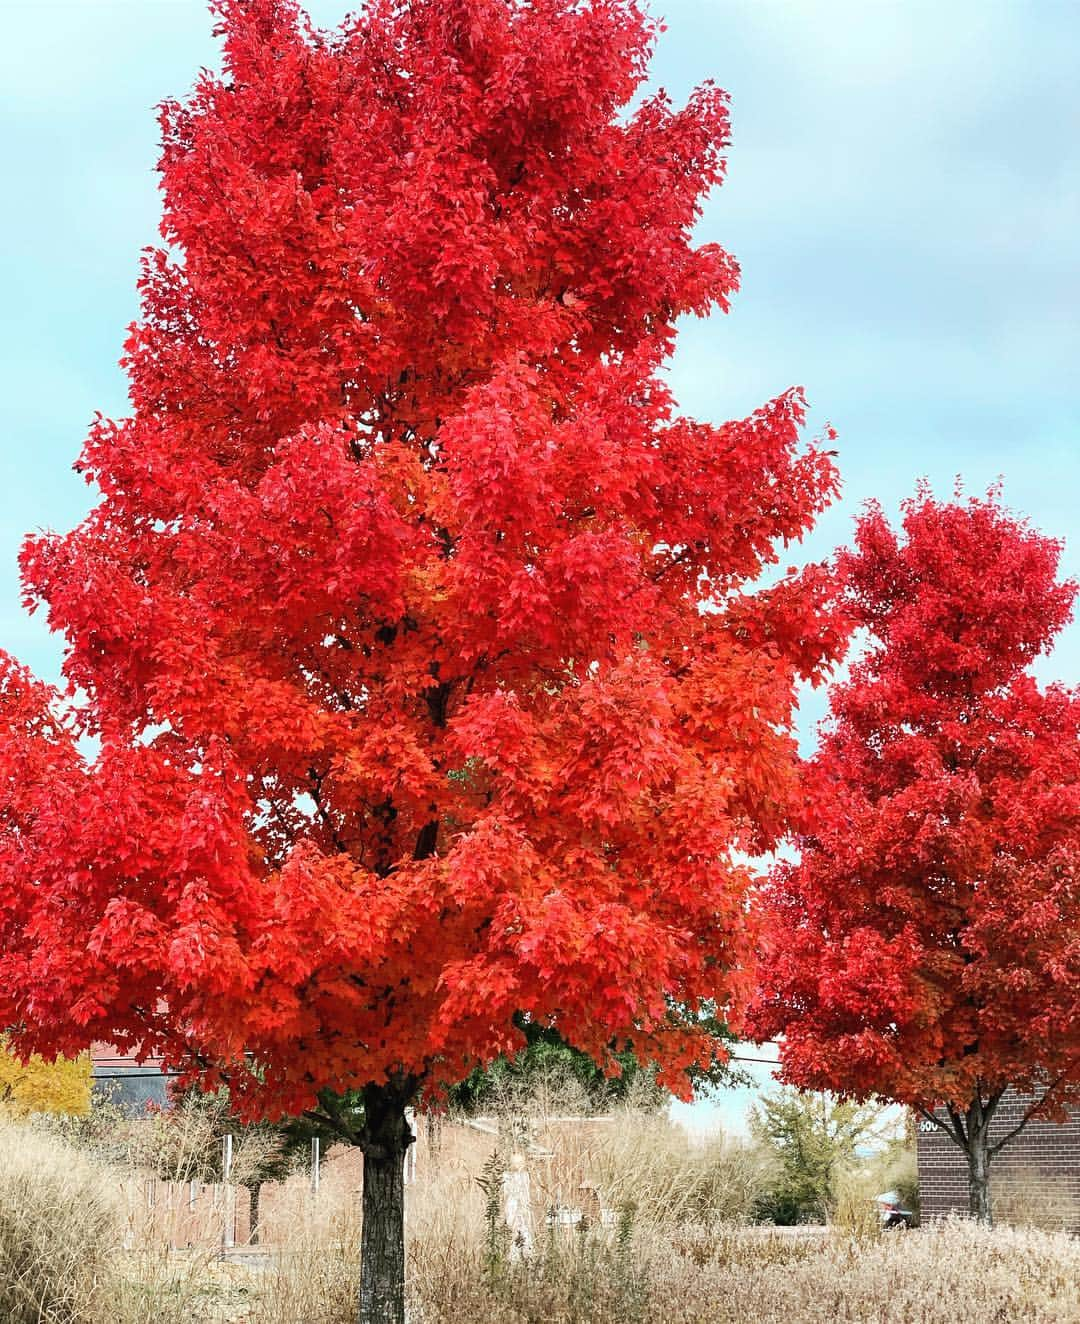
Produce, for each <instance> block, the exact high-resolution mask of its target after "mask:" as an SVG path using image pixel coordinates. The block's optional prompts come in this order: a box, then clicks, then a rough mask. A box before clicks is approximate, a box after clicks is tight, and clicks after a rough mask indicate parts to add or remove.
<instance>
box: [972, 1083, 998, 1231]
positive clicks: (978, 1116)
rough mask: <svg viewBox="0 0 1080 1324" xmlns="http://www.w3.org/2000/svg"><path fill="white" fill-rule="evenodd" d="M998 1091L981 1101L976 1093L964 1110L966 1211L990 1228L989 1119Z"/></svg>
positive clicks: (995, 1106) (995, 1103) (991, 1220)
mask: <svg viewBox="0 0 1080 1324" xmlns="http://www.w3.org/2000/svg"><path fill="white" fill-rule="evenodd" d="M1000 1097H1001V1096H1000V1094H998V1095H996V1096H994V1097H993V1098H991V1099H989V1100H987V1101H986V1102H985V1103H984V1102H983V1099H982V1096H981V1095H980V1094H976V1096H975V1098H974V1099H973V1100H972V1101H971V1106H970V1107H969V1108H968V1113H967V1135H966V1137H965V1138H966V1140H967V1144H966V1145H965V1147H964V1148H965V1151H966V1153H967V1161H968V1211H969V1212H970V1214H971V1216H972V1218H974V1219H975V1220H976V1222H978V1223H983V1224H985V1225H986V1226H987V1227H990V1226H991V1224H992V1222H993V1219H992V1217H991V1213H990V1121H991V1119H992V1118H993V1116H994V1112H995V1111H996V1109H997V1105H998V1099H999V1098H1000Z"/></svg>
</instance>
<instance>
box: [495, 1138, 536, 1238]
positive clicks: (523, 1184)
mask: <svg viewBox="0 0 1080 1324" xmlns="http://www.w3.org/2000/svg"><path fill="white" fill-rule="evenodd" d="M502 1194H503V1218H504V1219H505V1220H506V1226H507V1227H508V1228H509V1229H510V1259H511V1261H514V1260H520V1259H528V1257H529V1256H530V1255H531V1254H532V1249H533V1234H532V1192H531V1190H530V1187H529V1171H528V1168H526V1166H525V1155H524V1154H520V1153H519V1154H512V1155H511V1156H510V1166H509V1168H507V1170H506V1171H505V1172H504V1173H503V1179H502Z"/></svg>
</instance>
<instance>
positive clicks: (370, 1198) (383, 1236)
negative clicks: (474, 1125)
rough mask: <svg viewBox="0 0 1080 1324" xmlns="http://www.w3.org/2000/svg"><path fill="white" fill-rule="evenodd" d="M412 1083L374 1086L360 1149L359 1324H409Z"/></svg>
mask: <svg viewBox="0 0 1080 1324" xmlns="http://www.w3.org/2000/svg"><path fill="white" fill-rule="evenodd" d="M413 1093H414V1089H413V1087H412V1083H411V1082H400V1083H391V1084H388V1085H369V1086H367V1088H366V1089H365V1090H364V1125H363V1127H362V1129H361V1131H360V1134H359V1136H358V1138H357V1143H358V1144H359V1146H360V1149H361V1150H362V1151H363V1155H364V1194H363V1226H362V1229H361V1241H360V1314H359V1324H405V1175H404V1166H405V1154H406V1153H407V1151H408V1148H409V1146H410V1145H411V1144H412V1142H413V1134H412V1131H411V1130H410V1128H409V1123H408V1121H407V1120H406V1117H405V1108H406V1106H407V1105H408V1104H409V1103H410V1102H411V1099H412V1095H413Z"/></svg>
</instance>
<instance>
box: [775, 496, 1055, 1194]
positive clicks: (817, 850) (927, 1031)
mask: <svg viewBox="0 0 1080 1324" xmlns="http://www.w3.org/2000/svg"><path fill="white" fill-rule="evenodd" d="M1060 550H1061V545H1060V543H1058V542H1056V541H1055V540H1053V539H1051V538H1047V537H1045V536H1043V535H1041V534H1039V533H1037V532H1036V531H1034V530H1033V529H1031V528H1029V527H1028V526H1027V525H1026V524H1025V523H1024V522H1023V521H1022V520H1020V519H1018V518H1016V517H1015V516H1013V515H1012V514H1010V513H1009V512H1008V511H1007V510H1005V509H1004V508H1003V507H1002V506H1001V504H1000V501H999V499H998V497H997V494H996V493H993V492H992V493H991V494H990V495H989V496H988V497H986V498H985V499H974V498H973V499H970V500H967V501H962V500H959V499H957V500H956V501H953V502H942V501H938V500H935V499H934V497H933V496H932V494H931V493H930V492H929V491H928V490H926V489H923V490H920V492H919V494H918V495H917V496H916V498H915V499H914V500H911V501H909V502H907V503H906V505H905V507H904V512H903V529H902V532H901V533H899V534H898V533H897V532H896V531H895V530H893V529H892V528H891V527H890V526H889V523H888V521H887V520H886V518H885V516H884V514H883V512H882V511H881V510H880V509H879V508H877V507H876V506H871V507H870V509H869V510H868V511H867V512H866V514H865V515H864V516H863V518H862V519H861V520H860V522H859V526H858V534H857V539H856V546H855V548H854V549H853V550H851V551H848V552H846V553H844V554H843V555H842V556H841V557H840V560H839V571H840V573H841V575H842V576H843V579H844V581H845V583H846V586H847V596H848V608H849V610H850V612H851V613H852V616H853V618H854V620H855V622H856V623H857V625H858V626H859V627H860V629H861V630H862V631H865V636H864V643H865V647H864V648H863V650H862V651H861V653H860V654H859V655H858V656H857V657H856V660H855V661H854V663H853V664H852V666H851V672H850V677H849V678H848V680H847V681H846V682H845V683H843V684H838V685H836V686H835V687H833V688H832V691H831V719H830V720H829V722H828V723H827V724H826V726H825V728H824V730H823V732H822V735H821V741H820V747H819V750H818V752H817V753H816V754H815V756H814V757H813V759H812V760H811V761H810V765H809V769H808V795H809V805H808V809H807V813H806V821H805V825H804V829H803V834H802V836H801V837H800V839H799V846H800V851H801V857H800V859H799V860H798V862H796V863H784V864H780V865H779V866H778V867H777V868H776V869H775V870H774V871H773V873H772V875H771V878H770V880H769V882H768V884H767V886H766V888H765V889H764V895H763V899H764V903H765V908H766V915H767V921H766V938H765V956H764V959H763V961H762V967H761V969H762V982H761V989H760V992H759V995H758V1004H757V1008H756V1011H755V1021H756V1025H757V1027H758V1031H759V1033H761V1034H763V1035H767V1036H773V1035H778V1034H779V1035H782V1036H783V1043H782V1062H783V1073H784V1077H785V1079H787V1080H788V1081H790V1082H792V1083H794V1084H798V1085H800V1086H804V1087H807V1088H814V1089H829V1090H833V1091H836V1092H838V1093H841V1094H844V1095H847V1096H853V1097H858V1098H865V1097H868V1096H870V1095H879V1096H882V1097H885V1098H889V1099H894V1100H897V1101H899V1102H901V1103H906V1104H908V1105H910V1106H911V1107H913V1108H916V1109H918V1110H919V1111H920V1112H921V1113H922V1114H923V1115H924V1116H926V1117H934V1118H936V1120H937V1124H938V1125H940V1126H941V1127H942V1129H943V1130H946V1131H947V1132H948V1133H949V1134H950V1136H951V1137H952V1138H953V1139H954V1140H955V1141H956V1143H957V1144H959V1145H961V1146H962V1147H963V1148H964V1150H965V1152H966V1153H967V1155H968V1159H969V1163H970V1165H971V1172H972V1209H973V1212H976V1213H979V1214H980V1215H981V1216H983V1217H989V1203H988V1194H987V1184H986V1182H987V1165H988V1163H989V1158H990V1156H992V1153H993V1152H994V1150H995V1148H1000V1147H1001V1144H1004V1143H1005V1142H1006V1140H1007V1138H1008V1136H1007V1135H1006V1136H1004V1137H1001V1138H1000V1140H995V1141H994V1144H993V1145H990V1144H989V1139H988V1128H989V1125H990V1122H991V1121H992V1118H993V1114H994V1111H995V1110H996V1108H997V1105H998V1102H999V1101H1000V1099H1001V1096H1002V1094H1003V1092H1004V1091H1005V1090H1006V1089H1007V1088H1009V1087H1010V1086H1011V1087H1014V1088H1016V1089H1019V1090H1021V1091H1025V1092H1029V1093H1030V1094H1031V1096H1032V1099H1033V1111H1034V1109H1035V1108H1036V1107H1037V1108H1038V1109H1039V1110H1040V1111H1041V1112H1042V1113H1043V1114H1045V1115H1048V1116H1061V1112H1062V1108H1063V1106H1064V1105H1065V1103H1066V1102H1067V1100H1068V1099H1069V1098H1070V1097H1076V1096H1077V1094H1080V878H1078V865H1080V741H1078V737H1080V693H1078V692H1077V691H1076V690H1075V689H1069V688H1066V687H1065V686H1062V685H1049V686H1046V687H1045V688H1044V687H1041V686H1040V685H1039V684H1038V683H1037V682H1036V680H1035V679H1034V678H1033V676H1032V675H1031V670H1030V668H1031V664H1032V662H1033V661H1034V660H1035V659H1036V658H1037V657H1038V656H1039V655H1040V654H1041V653H1044V652H1045V651H1046V650H1047V649H1048V648H1049V647H1050V645H1051V644H1052V642H1053V640H1054V637H1055V636H1056V635H1057V633H1058V632H1059V631H1060V630H1061V629H1062V627H1063V626H1064V625H1065V623H1066V622H1067V621H1068V620H1069V617H1070V612H1071V608H1072V603H1073V600H1074V597H1075V593H1076V585H1075V584H1074V583H1072V582H1070V581H1067V580H1063V579H1061V578H1059V576H1058V561H1059V555H1060ZM977 1169H978V1171H977Z"/></svg>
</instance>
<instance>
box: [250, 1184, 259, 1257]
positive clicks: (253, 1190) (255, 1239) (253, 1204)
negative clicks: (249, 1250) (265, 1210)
mask: <svg viewBox="0 0 1080 1324" xmlns="http://www.w3.org/2000/svg"><path fill="white" fill-rule="evenodd" d="M261 1195H262V1182H261V1181H260V1182H252V1183H251V1185H250V1186H249V1187H248V1241H249V1242H250V1243H251V1245H253V1246H257V1245H258V1244H259V1197H260V1196H261Z"/></svg>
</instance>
